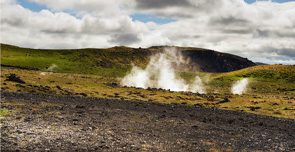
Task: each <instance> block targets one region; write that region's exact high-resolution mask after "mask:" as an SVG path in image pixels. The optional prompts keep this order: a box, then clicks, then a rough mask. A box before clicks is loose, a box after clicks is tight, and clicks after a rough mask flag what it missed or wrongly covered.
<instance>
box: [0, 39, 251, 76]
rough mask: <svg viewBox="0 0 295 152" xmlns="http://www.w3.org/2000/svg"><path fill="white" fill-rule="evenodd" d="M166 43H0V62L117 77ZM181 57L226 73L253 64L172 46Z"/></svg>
mask: <svg viewBox="0 0 295 152" xmlns="http://www.w3.org/2000/svg"><path fill="white" fill-rule="evenodd" d="M165 47H170V46H153V47H150V48H130V47H124V46H116V47H112V48H108V49H96V48H88V49H59V50H57V49H54V50H50V49H30V48H21V47H17V46H13V45H7V44H1V65H6V66H15V67H22V68H28V69H39V70H47V69H48V67H50V66H51V65H53V64H54V65H56V66H57V67H58V68H56V69H55V70H56V72H65V73H81V74H95V75H101V76H116V77H121V76H124V75H125V74H126V72H128V71H129V70H130V69H131V68H132V64H134V65H138V66H140V67H145V66H146V65H147V64H148V62H149V56H150V55H152V54H154V53H157V52H161V51H163V48H165ZM176 48H177V49H178V50H180V51H181V52H182V54H183V55H184V56H185V58H189V59H190V61H191V65H192V67H193V68H194V69H195V70H196V71H202V72H215V73H220V72H229V71H235V70H239V69H243V68H247V67H250V66H255V65H256V64H255V63H253V62H252V61H250V60H248V59H247V58H242V57H240V56H236V55H233V54H228V53H221V52H217V51H213V50H208V49H202V48H193V47H176Z"/></svg>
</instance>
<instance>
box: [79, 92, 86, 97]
mask: <svg viewBox="0 0 295 152" xmlns="http://www.w3.org/2000/svg"><path fill="white" fill-rule="evenodd" d="M79 94H80V95H81V96H83V97H87V94H86V93H79Z"/></svg>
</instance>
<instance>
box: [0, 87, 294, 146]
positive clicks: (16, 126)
mask: <svg viewBox="0 0 295 152" xmlns="http://www.w3.org/2000/svg"><path fill="white" fill-rule="evenodd" d="M1 103H2V108H6V109H9V110H11V112H9V113H8V115H7V116H5V117H3V118H1V151H17V150H19V151H202V150H203V151H242V150H244V151H258V150H261V151H271V150H273V151H295V120H290V119H281V118H274V117H268V116H261V115H254V114H248V113H242V112H235V111H226V110H219V109H210V108H201V107H192V106H183V105H174V104H160V103H150V102H137V101H123V100H110V99H98V98H82V97H65V96H52V95H44V94H28V93H8V92H1Z"/></svg>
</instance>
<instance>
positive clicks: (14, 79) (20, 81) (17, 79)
mask: <svg viewBox="0 0 295 152" xmlns="http://www.w3.org/2000/svg"><path fill="white" fill-rule="evenodd" d="M6 81H13V82H17V83H21V84H25V83H26V82H25V81H23V80H22V79H20V77H18V76H16V75H15V74H10V75H9V76H8V77H7V79H6Z"/></svg>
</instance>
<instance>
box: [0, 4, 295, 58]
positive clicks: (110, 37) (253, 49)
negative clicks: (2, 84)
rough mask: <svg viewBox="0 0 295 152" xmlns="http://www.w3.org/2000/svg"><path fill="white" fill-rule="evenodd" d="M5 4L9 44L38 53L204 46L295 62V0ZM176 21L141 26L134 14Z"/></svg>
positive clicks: (3, 39)
mask: <svg viewBox="0 0 295 152" xmlns="http://www.w3.org/2000/svg"><path fill="white" fill-rule="evenodd" d="M29 1H30V2H34V3H37V4H40V5H45V6H46V8H48V10H42V11H40V12H33V11H31V10H29V9H27V8H24V7H23V6H21V5H19V4H18V2H17V1H16V0H1V1H0V4H1V43H8V44H13V45H18V46H22V47H33V48H84V47H99V48H102V47H103V48H104V47H112V46H116V45H125V46H130V47H149V46H153V45H177V46H190V47H202V48H208V49H213V50H218V51H221V52H228V53H233V54H237V55H241V56H243V57H247V58H248V59H250V60H253V61H254V62H267V63H284V64H295V57H294V51H295V15H294V14H295V9H294V8H295V2H286V3H275V2H271V1H257V2H255V3H252V4H247V3H245V2H244V1H243V0H235V1H233V0H219V1H216V0H198V1H195V0H108V1H97V0H55V1H52V0H29ZM136 13H140V14H152V15H155V16H159V17H164V18H173V19H175V20H176V21H175V22H170V23H167V24H157V23H156V22H152V21H151V22H146V23H144V22H141V21H134V20H133V19H132V18H131V17H130V16H131V15H132V14H136Z"/></svg>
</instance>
